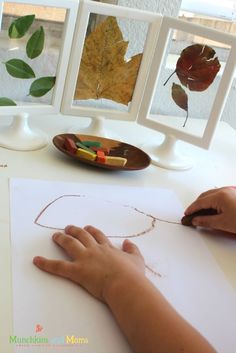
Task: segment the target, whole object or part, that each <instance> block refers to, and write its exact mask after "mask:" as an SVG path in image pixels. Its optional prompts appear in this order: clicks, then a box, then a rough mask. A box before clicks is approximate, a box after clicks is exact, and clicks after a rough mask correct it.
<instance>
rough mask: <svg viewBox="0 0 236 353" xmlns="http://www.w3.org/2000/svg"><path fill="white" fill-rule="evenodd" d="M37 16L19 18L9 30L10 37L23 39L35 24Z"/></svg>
mask: <svg viewBox="0 0 236 353" xmlns="http://www.w3.org/2000/svg"><path fill="white" fill-rule="evenodd" d="M34 19H35V15H27V16H22V17H19V18H17V19H16V20H15V21H13V22H12V23H11V25H10V27H9V29H8V36H9V37H10V38H12V39H14V38H22V37H23V36H24V35H25V33H26V32H27V31H28V29H29V28H30V26H31V25H32V23H33V22H34Z"/></svg>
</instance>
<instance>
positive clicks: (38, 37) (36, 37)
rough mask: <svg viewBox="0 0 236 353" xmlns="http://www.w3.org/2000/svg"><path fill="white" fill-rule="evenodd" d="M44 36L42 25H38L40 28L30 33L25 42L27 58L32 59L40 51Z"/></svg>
mask: <svg viewBox="0 0 236 353" xmlns="http://www.w3.org/2000/svg"><path fill="white" fill-rule="evenodd" d="M44 38H45V34H44V29H43V27H42V26H40V28H39V29H38V30H37V31H35V32H34V33H33V34H32V36H31V37H30V39H29V40H28V42H27V45H26V53H27V56H28V58H30V59H34V58H36V57H37V56H39V55H40V54H41V53H42V51H43V47H44Z"/></svg>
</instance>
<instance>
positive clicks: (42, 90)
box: [29, 76, 56, 97]
mask: <svg viewBox="0 0 236 353" xmlns="http://www.w3.org/2000/svg"><path fill="white" fill-rule="evenodd" d="M55 82H56V77H55V76H48V77H41V78H39V79H37V80H35V81H34V82H33V83H32V84H31V86H30V92H29V95H30V96H32V97H42V96H44V95H45V94H46V93H48V92H49V91H50V90H51V89H52V88H53V86H54V85H55Z"/></svg>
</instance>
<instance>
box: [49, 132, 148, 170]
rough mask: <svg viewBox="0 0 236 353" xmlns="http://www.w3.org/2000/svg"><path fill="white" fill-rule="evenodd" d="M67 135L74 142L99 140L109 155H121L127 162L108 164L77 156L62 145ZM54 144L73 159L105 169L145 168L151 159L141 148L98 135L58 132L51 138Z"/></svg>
mask: <svg viewBox="0 0 236 353" xmlns="http://www.w3.org/2000/svg"><path fill="white" fill-rule="evenodd" d="M66 137H69V138H71V139H73V140H74V141H75V142H76V141H78V140H80V141H82V142H83V141H98V142H101V144H102V147H105V148H108V149H109V150H110V153H109V156H116V157H123V158H126V159H127V163H126V164H125V166H124V167H120V166H114V165H109V164H105V163H100V162H97V161H90V160H88V159H85V158H82V157H78V156H77V155H75V154H73V153H71V152H69V151H67V150H66V149H65V147H64V141H65V138H66ZM52 141H53V144H54V146H55V147H56V148H57V149H58V150H60V151H61V152H63V153H65V154H66V155H68V156H70V157H71V158H73V159H74V160H77V161H78V162H82V163H86V164H90V165H93V166H96V167H100V168H105V169H113V170H140V169H144V168H147V167H148V166H149V164H150V163H151V159H150V157H149V155H148V154H147V153H145V152H144V151H142V150H141V149H139V148H137V147H135V146H132V145H129V144H128V143H125V142H121V141H116V140H111V139H108V138H104V137H99V136H90V135H80V134H60V135H56V136H54V138H53V140H52Z"/></svg>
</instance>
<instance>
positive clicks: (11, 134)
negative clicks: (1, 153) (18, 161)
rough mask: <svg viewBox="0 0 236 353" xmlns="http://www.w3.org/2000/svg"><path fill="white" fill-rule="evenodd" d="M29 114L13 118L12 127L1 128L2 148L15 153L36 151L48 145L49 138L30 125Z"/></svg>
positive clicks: (0, 143)
mask: <svg viewBox="0 0 236 353" xmlns="http://www.w3.org/2000/svg"><path fill="white" fill-rule="evenodd" d="M28 117H29V115H28V114H25V113H24V114H18V115H15V116H14V117H13V122H12V124H11V125H9V126H6V127H3V128H0V146H1V147H4V148H7V149H10V150H15V151H34V150H39V149H41V148H43V147H45V146H46V145H47V144H48V137H47V135H46V134H44V133H43V132H41V131H35V130H32V129H31V128H30V127H29V125H28Z"/></svg>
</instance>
